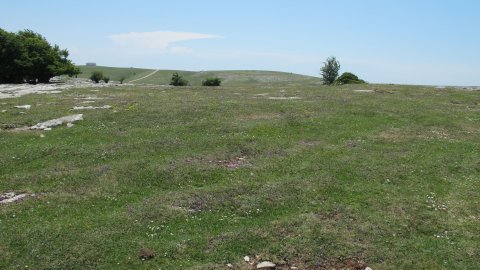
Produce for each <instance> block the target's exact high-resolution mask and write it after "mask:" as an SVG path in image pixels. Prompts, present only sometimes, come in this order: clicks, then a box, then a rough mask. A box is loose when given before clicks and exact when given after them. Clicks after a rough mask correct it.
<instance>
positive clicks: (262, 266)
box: [257, 262, 275, 269]
mask: <svg viewBox="0 0 480 270" xmlns="http://www.w3.org/2000/svg"><path fill="white" fill-rule="evenodd" d="M274 267H275V264H274V263H272V262H261V263H259V264H257V269H268V268H274Z"/></svg>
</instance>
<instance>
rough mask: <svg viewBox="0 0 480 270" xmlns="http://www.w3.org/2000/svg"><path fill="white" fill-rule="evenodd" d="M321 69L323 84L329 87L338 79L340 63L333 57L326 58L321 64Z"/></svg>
mask: <svg viewBox="0 0 480 270" xmlns="http://www.w3.org/2000/svg"><path fill="white" fill-rule="evenodd" d="M323 64H324V65H323V67H322V68H321V74H322V77H323V84H326V85H331V84H333V83H334V82H335V79H336V78H337V77H338V71H339V70H340V62H338V61H337V59H336V58H335V57H333V56H332V57H329V58H327V61H325V62H324V63H323Z"/></svg>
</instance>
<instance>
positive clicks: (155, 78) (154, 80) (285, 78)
mask: <svg viewBox="0 0 480 270" xmlns="http://www.w3.org/2000/svg"><path fill="white" fill-rule="evenodd" d="M79 68H80V70H81V71H82V74H81V75H80V76H79V77H81V78H88V77H89V76H90V74H91V73H92V72H93V71H102V72H103V73H104V75H105V76H108V77H110V79H112V80H115V81H118V80H119V79H120V78H121V77H122V76H123V77H125V82H130V81H134V80H135V82H134V83H136V84H158V85H165V84H169V83H170V78H171V77H172V74H173V73H174V72H178V73H179V74H180V75H182V76H183V77H184V78H185V79H186V80H188V81H189V83H190V85H201V83H202V81H203V80H205V79H206V78H210V77H218V78H221V79H222V85H225V86H229V85H253V84H278V83H282V84H283V83H288V84H300V83H301V84H305V83H306V84H320V83H321V82H322V81H321V79H319V78H317V77H312V76H305V75H300V74H294V73H287V72H277V71H257V70H221V71H200V72H194V71H181V70H159V71H158V72H155V73H154V74H152V75H151V76H148V75H150V74H151V73H152V72H153V71H155V70H153V69H139V68H114V67H103V66H97V67H87V66H79ZM145 76H148V77H145ZM143 77H145V78H143ZM141 78H143V79H141ZM138 79H140V80H138Z"/></svg>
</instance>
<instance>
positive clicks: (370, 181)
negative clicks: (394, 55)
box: [0, 71, 480, 269]
mask: <svg viewBox="0 0 480 270" xmlns="http://www.w3.org/2000/svg"><path fill="white" fill-rule="evenodd" d="M146 72H147V73H148V71H146ZM246 73H248V72H246ZM215 74H220V73H215ZM140 75H141V74H140V73H138V74H137V75H136V76H140ZM197 75H198V74H191V75H189V76H191V77H188V78H193V76H197ZM209 75H210V74H209ZM110 76H112V77H113V75H111V74H110ZM238 76H239V77H238V79H237V80H238V84H237V85H235V84H233V83H232V84H233V85H231V86H228V84H227V83H225V86H223V87H218V88H208V87H179V88H170V87H160V86H158V87H153V88H152V87H148V88H147V87H145V88H144V87H140V86H135V87H133V86H132V87H122V88H104V89H102V90H101V92H92V89H71V90H67V91H64V92H62V93H60V94H51V95H28V96H24V97H20V98H15V99H5V100H1V102H0V110H4V109H6V110H8V111H7V112H6V113H2V114H1V118H0V124H1V125H2V126H17V127H20V126H25V125H33V124H35V123H37V122H40V121H45V120H48V119H52V118H56V117H60V116H64V115H68V114H73V113H74V112H72V111H71V108H72V107H73V106H75V105H77V104H79V102H80V101H81V100H79V99H77V98H81V97H86V96H92V95H96V96H98V97H104V98H105V99H103V100H98V101H96V103H95V104H94V105H95V106H101V105H111V106H113V108H112V109H111V110H96V111H85V112H84V118H85V120H84V121H82V122H77V123H76V125H75V127H73V128H66V127H58V128H54V129H53V130H52V131H48V132H39V131H28V132H14V131H8V130H2V131H0V142H1V143H0V193H3V192H7V191H17V192H28V193H35V194H36V196H35V197H30V198H28V199H25V200H23V201H21V202H19V203H15V204H9V205H0V254H1V256H0V269H18V268H24V269H25V266H28V268H29V269H160V268H161V269H227V268H226V266H225V265H226V264H227V263H232V264H233V265H234V266H235V269H250V268H248V266H247V265H246V264H245V263H244V262H243V256H245V255H249V256H250V257H252V258H254V257H255V256H256V255H258V256H260V257H261V259H264V260H272V261H274V262H275V263H277V264H279V265H281V264H283V265H284V266H287V265H289V266H291V265H295V266H298V267H299V269H331V268H335V267H337V268H347V267H348V266H349V265H351V263H352V262H357V261H363V262H365V265H368V266H370V267H372V268H373V269H476V268H478V265H480V259H479V258H480V249H479V244H478V243H480V170H479V168H480V163H479V159H478V153H479V152H480V136H478V134H479V131H480V117H479V115H480V114H479V113H480V105H479V103H480V92H467V91H456V90H449V89H447V90H435V89H433V88H428V87H413V86H393V85H388V86H387V85H362V86H358V85H357V86H348V85H347V86H339V87H326V86H321V85H318V84H317V83H316V82H314V81H308V80H306V81H304V82H303V83H302V82H300V81H297V80H293V81H290V82H288V81H287V82H284V83H281V84H280V83H279V84H278V85H276V84H272V83H270V82H268V81H267V82H264V83H258V82H257V83H253V82H252V81H249V79H248V78H243V79H242V78H241V76H240V75H238ZM152 79H153V78H152ZM241 81H244V83H243V84H242V83H241ZM145 83H149V82H145ZM152 83H159V81H152ZM359 87H360V88H359ZM355 89H376V90H377V91H376V92H375V93H358V92H354V91H352V90H355ZM268 97H300V98H301V99H295V100H275V99H269V98H268ZM3 103H6V104H3ZM17 104H31V105H32V109H31V110H29V111H27V112H26V113H25V114H19V113H18V110H14V109H12V107H13V106H14V105H17ZM40 104H41V105H40ZM41 134H44V135H45V137H44V138H42V137H40V135H41ZM441 205H445V206H446V208H444V207H443V206H442V207H440V208H442V209H439V210H438V206H441ZM436 209H437V210H436ZM142 248H148V249H151V250H152V251H154V252H155V254H156V256H155V257H154V258H153V259H151V260H146V261H142V260H140V259H139V258H138V253H139V251H140V249H142Z"/></svg>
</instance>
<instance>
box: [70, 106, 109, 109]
mask: <svg viewBox="0 0 480 270" xmlns="http://www.w3.org/2000/svg"><path fill="white" fill-rule="evenodd" d="M110 108H112V106H110V105H105V106H100V107H94V106H75V107H73V109H74V110H96V109H110Z"/></svg>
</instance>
